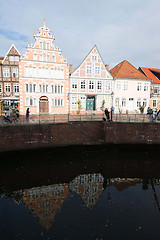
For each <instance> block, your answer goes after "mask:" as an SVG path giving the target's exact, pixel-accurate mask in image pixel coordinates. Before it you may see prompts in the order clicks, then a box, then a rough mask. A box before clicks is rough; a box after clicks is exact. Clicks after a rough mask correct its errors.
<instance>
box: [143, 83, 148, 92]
mask: <svg viewBox="0 0 160 240" xmlns="http://www.w3.org/2000/svg"><path fill="white" fill-rule="evenodd" d="M148 86H149V84H148V83H144V91H148Z"/></svg>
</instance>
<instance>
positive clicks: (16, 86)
mask: <svg viewBox="0 0 160 240" xmlns="http://www.w3.org/2000/svg"><path fill="white" fill-rule="evenodd" d="M14 92H15V93H19V84H18V83H15V84H14Z"/></svg>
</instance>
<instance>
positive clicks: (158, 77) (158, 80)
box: [139, 67, 160, 109]
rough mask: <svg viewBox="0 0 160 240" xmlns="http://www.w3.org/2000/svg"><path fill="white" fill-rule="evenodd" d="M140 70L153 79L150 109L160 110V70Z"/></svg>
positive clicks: (143, 68)
mask: <svg viewBox="0 0 160 240" xmlns="http://www.w3.org/2000/svg"><path fill="white" fill-rule="evenodd" d="M139 70H140V71H141V72H143V73H144V74H145V75H146V76H147V77H149V78H151V79H152V82H151V95H150V104H149V106H150V108H153V109H156V108H157V109H160V69H157V68H145V67H140V68H139Z"/></svg>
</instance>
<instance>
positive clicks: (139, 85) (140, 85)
mask: <svg viewBox="0 0 160 240" xmlns="http://www.w3.org/2000/svg"><path fill="white" fill-rule="evenodd" d="M141 90H142V83H141V82H138V85H137V91H141Z"/></svg>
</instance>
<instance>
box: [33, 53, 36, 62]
mask: <svg viewBox="0 0 160 240" xmlns="http://www.w3.org/2000/svg"><path fill="white" fill-rule="evenodd" d="M33 60H34V61H37V54H35V53H34V54H33Z"/></svg>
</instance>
